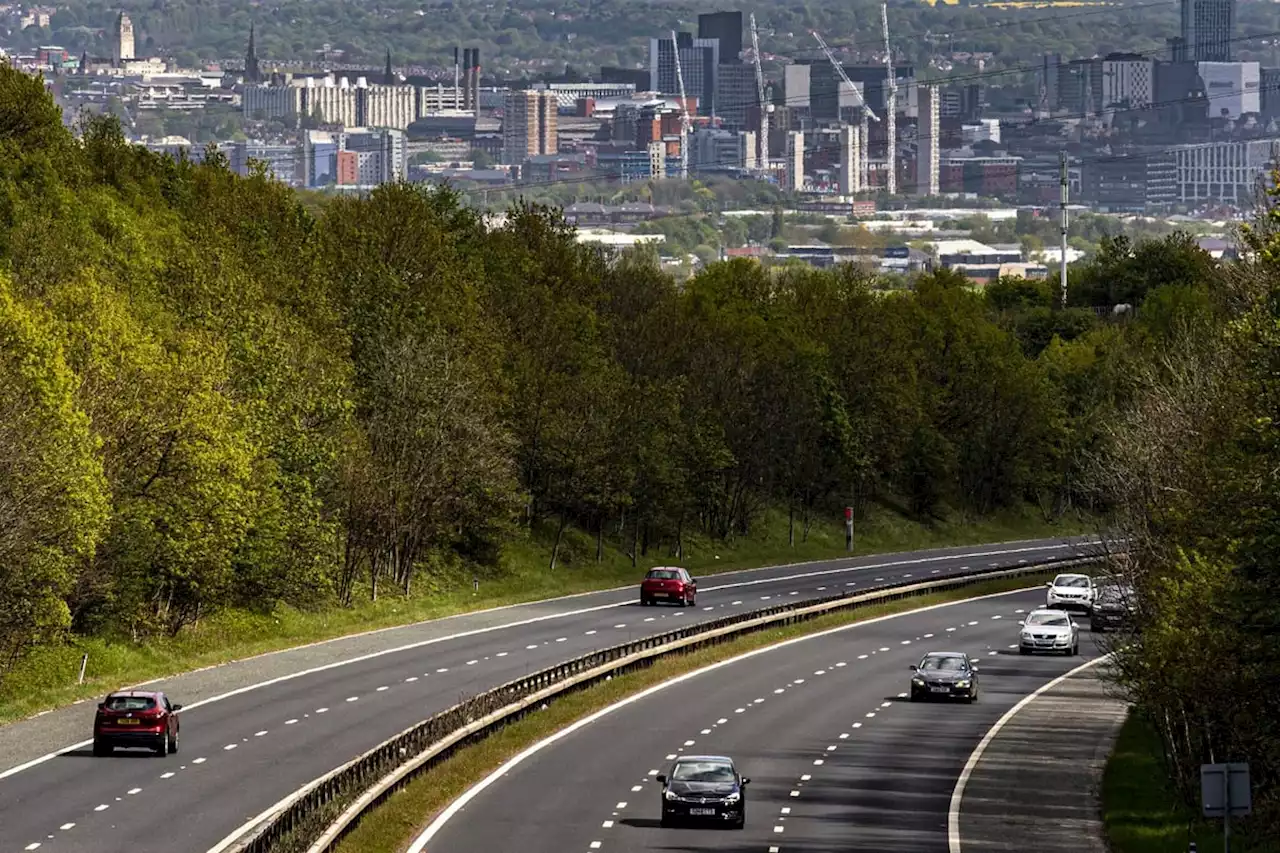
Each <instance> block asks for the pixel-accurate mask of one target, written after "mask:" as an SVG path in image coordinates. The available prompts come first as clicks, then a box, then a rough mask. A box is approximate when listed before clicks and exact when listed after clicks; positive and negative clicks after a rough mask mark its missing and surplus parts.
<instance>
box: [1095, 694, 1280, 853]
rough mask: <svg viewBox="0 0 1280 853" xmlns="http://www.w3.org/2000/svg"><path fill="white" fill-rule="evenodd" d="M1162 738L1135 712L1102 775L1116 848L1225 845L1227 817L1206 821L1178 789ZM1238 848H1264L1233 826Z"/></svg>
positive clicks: (1179, 852)
mask: <svg viewBox="0 0 1280 853" xmlns="http://www.w3.org/2000/svg"><path fill="white" fill-rule="evenodd" d="M1161 756H1162V752H1161V747H1160V739H1159V737H1158V736H1157V735H1156V733H1155V730H1154V729H1152V728H1151V726H1150V725H1149V724H1148V723H1147V721H1146V720H1145V719H1143V718H1142V716H1140V715H1139V714H1136V713H1130V714H1129V718H1128V719H1127V720H1125V723H1124V726H1123V727H1122V728H1121V729H1120V735H1119V737H1118V738H1117V739H1116V746H1115V749H1114V750H1113V752H1112V753H1111V758H1110V759H1109V760H1108V761H1107V769H1106V773H1105V774H1104V775H1103V778H1102V815H1103V822H1104V824H1105V826H1106V832H1107V838H1108V840H1109V841H1110V842H1111V853H1187V850H1189V849H1190V844H1191V842H1192V841H1194V842H1195V843H1196V846H1197V849H1198V850H1199V851H1200V853H1217V851H1219V850H1221V849H1222V822H1221V821H1211V822H1210V821H1205V820H1202V819H1201V818H1200V816H1199V814H1198V813H1197V812H1193V811H1190V810H1188V809H1187V808H1186V807H1185V806H1184V805H1183V804H1182V802H1181V801H1180V800H1179V798H1178V796H1177V795H1176V794H1175V793H1174V791H1173V787H1172V785H1171V784H1170V782H1169V778H1168V775H1167V774H1166V772H1165V769H1164V765H1163V763H1162V758H1161ZM1231 849H1232V851H1233V853H1249V851H1256V853H1263V851H1264V850H1271V851H1274V850H1276V849H1277V848H1276V847H1275V846H1274V844H1273V846H1271V847H1264V846H1253V845H1250V844H1248V843H1247V841H1246V840H1245V839H1244V838H1242V837H1238V836H1237V834H1236V831H1235V828H1233V832H1232V845H1231Z"/></svg>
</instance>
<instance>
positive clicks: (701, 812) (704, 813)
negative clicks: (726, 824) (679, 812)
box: [689, 809, 716, 817]
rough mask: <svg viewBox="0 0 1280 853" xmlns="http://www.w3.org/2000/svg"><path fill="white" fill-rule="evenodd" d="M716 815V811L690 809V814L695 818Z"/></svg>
mask: <svg viewBox="0 0 1280 853" xmlns="http://www.w3.org/2000/svg"><path fill="white" fill-rule="evenodd" d="M715 813H716V810H715V809H689V814H691V815H693V816H694V817H711V816H712V815H714V814H715Z"/></svg>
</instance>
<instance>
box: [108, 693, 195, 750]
mask: <svg viewBox="0 0 1280 853" xmlns="http://www.w3.org/2000/svg"><path fill="white" fill-rule="evenodd" d="M181 710H182V706H181V705H175V704H173V703H172V702H170V701H169V697H168V696H165V695H164V694H163V693H156V692H150V691H143V690H122V691H120V692H118V693H112V694H111V695H110V696H108V697H107V698H106V699H103V700H102V701H101V702H100V703H98V714H97V716H96V717H94V720H93V754H94V755H110V754H111V753H112V752H114V751H115V748H116V747H118V746H125V747H129V746H140V747H147V748H148V749H151V750H152V751H154V752H155V754H156V755H160V756H165V755H168V754H170V753H172V752H177V751H178V727H179V722H178V712H179V711H181Z"/></svg>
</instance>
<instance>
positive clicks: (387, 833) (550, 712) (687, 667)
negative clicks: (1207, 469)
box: [335, 572, 1052, 853]
mask: <svg viewBox="0 0 1280 853" xmlns="http://www.w3.org/2000/svg"><path fill="white" fill-rule="evenodd" d="M1051 577H1052V573H1051V572H1046V573H1044V574H1043V575H1036V576H1030V577H1024V578H1014V579H1008V580H1003V581H992V582H989V583H984V584H975V585H974V586H971V587H968V588H967V589H963V590H954V591H951V592H945V593H938V594H936V595H927V596H921V597H919V598H911V599H904V600H900V601H895V602H890V603H887V604H884V605H878V606H873V607H864V608H859V609H857V610H853V611H848V612H844V613H833V614H830V615H828V616H821V617H819V618H816V619H813V620H812V621H809V622H805V623H803V624H799V625H791V626H788V627H780V628H776V629H773V630H768V631H760V632H758V633H754V634H749V635H747V636H745V637H743V638H741V639H739V640H734V641H732V642H728V643H723V644H721V645H717V646H711V647H708V648H704V649H699V650H697V651H694V652H690V653H688V654H684V655H672V656H669V657H665V658H660V659H658V660H657V661H656V662H655V663H654V664H653V665H652V666H650V667H648V668H646V669H641V670H635V671H632V672H629V673H627V674H625V675H621V676H618V677H616V678H614V679H612V680H611V681H607V682H604V683H600V684H596V685H594V686H592V687H588V688H586V689H583V690H580V691H577V692H574V693H570V694H567V695H565V696H563V697H562V698H559V699H557V700H555V701H553V702H551V703H549V704H548V706H547V709H546V710H545V711H540V712H538V713H536V714H533V715H530V716H527V717H525V718H524V719H522V720H519V721H517V722H516V723H513V724H512V725H510V726H508V727H506V728H504V729H502V730H500V731H498V732H496V733H494V734H492V735H490V736H489V737H488V738H486V739H484V740H482V741H480V742H478V743H476V744H474V745H472V746H469V747H466V748H464V749H461V750H459V751H458V752H456V753H454V755H452V756H451V757H449V758H448V759H446V760H445V761H443V762H441V763H440V764H438V765H436V766H435V767H433V768H431V769H430V770H428V771H426V772H425V773H422V774H421V775H419V776H418V777H417V778H416V779H414V780H413V781H412V782H410V783H409V784H408V785H406V786H404V787H403V788H401V789H400V790H399V791H396V792H395V793H394V794H392V795H391V796H390V797H388V798H387V799H386V800H385V801H384V802H383V803H381V804H380V805H379V806H378V807H377V808H376V809H374V810H373V811H371V812H369V813H367V814H366V815H365V816H364V819H363V820H362V821H361V822H360V824H359V825H358V826H357V827H356V828H355V829H354V830H353V831H352V832H350V833H349V834H348V835H347V836H346V837H345V838H344V839H343V840H342V841H341V842H340V843H339V845H338V846H337V847H336V848H335V850H336V851H337V853H392V851H400V850H403V849H405V848H406V847H407V846H408V845H409V843H410V842H412V840H413V839H414V838H415V837H416V836H417V834H418V833H419V832H421V831H422V829H423V828H425V827H426V825H427V824H428V823H430V822H431V820H432V819H434V817H435V816H436V815H437V814H439V812H440V811H441V810H442V809H444V808H445V807H446V806H447V805H448V804H449V803H450V802H452V801H453V800H455V799H457V798H458V797H459V796H461V795H462V794H463V792H465V791H466V790H467V789H468V788H470V787H471V786H472V785H474V784H475V783H477V782H479V781H480V780H481V779H483V778H484V777H485V776H487V775H488V774H489V773H492V772H493V771H494V770H496V769H497V768H498V767H500V766H501V765H502V764H503V763H504V762H505V761H507V760H508V759H510V758H511V757H512V756H514V755H516V754H518V753H519V752H521V751H523V750H524V749H526V748H528V747H529V746H531V745H532V744H534V743H537V742H538V741H540V740H542V739H544V738H546V737H548V736H550V735H551V734H554V733H555V732H556V731H558V730H560V729H562V728H564V727H565V726H568V725H570V724H572V723H573V722H575V721H576V720H579V719H581V718H582V717H585V716H587V715H588V714H591V713H594V712H595V711H598V710H600V709H601V708H605V707H608V706H609V705H611V704H613V703H614V702H617V701H619V700H620V699H623V698H624V697H626V696H629V695H631V694H632V693H636V692H638V691H640V690H643V689H645V688H647V687H651V686H653V685H655V684H658V683H660V682H663V681H666V680H668V679H671V678H674V677H676V676H678V675H682V674H684V673H686V672H690V671H692V670H695V669H698V668H699V667H703V666H706V665H708V664H711V663H715V662H717V661H721V660H726V659H728V658H731V657H734V656H735V655H740V654H742V653H743V652H748V651H751V650H752V649H758V648H761V647H764V646H769V645H773V644H774V643H778V642H781V641H783V640H789V639H792V638H794V637H799V636H802V635H805V634H812V633H816V632H818V631H823V630H826V629H829V628H836V627H840V626H842V625H853V624H856V623H858V622H865V621H866V620H868V619H873V618H875V617H877V616H885V615H889V614H893V613H904V612H906V611H909V610H916V609H918V608H921V607H927V606H929V605H931V604H942V603H945V602H949V601H960V600H963V599H966V598H972V597H974V596H978V595H985V594H990V593H995V592H1008V591H1012V590H1016V589H1022V588H1032V587H1036V586H1039V585H1040V584H1042V583H1044V581H1046V580H1048V579H1049V578H1051Z"/></svg>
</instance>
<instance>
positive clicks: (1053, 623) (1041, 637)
mask: <svg viewBox="0 0 1280 853" xmlns="http://www.w3.org/2000/svg"><path fill="white" fill-rule="evenodd" d="M1018 624H1019V625H1021V626H1022V631H1021V633H1020V634H1019V636H1018V654H1021V655H1029V654H1032V653H1033V652H1052V653H1055V654H1063V655H1077V654H1079V653H1080V626H1079V625H1077V624H1076V623H1075V622H1073V621H1072V619H1071V616H1070V614H1068V613H1067V612H1066V611H1065V610H1050V609H1048V608H1041V609H1039V610H1032V611H1031V612H1030V613H1028V614H1027V618H1026V619H1025V620H1024V621H1022V622H1020V623H1018Z"/></svg>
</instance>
